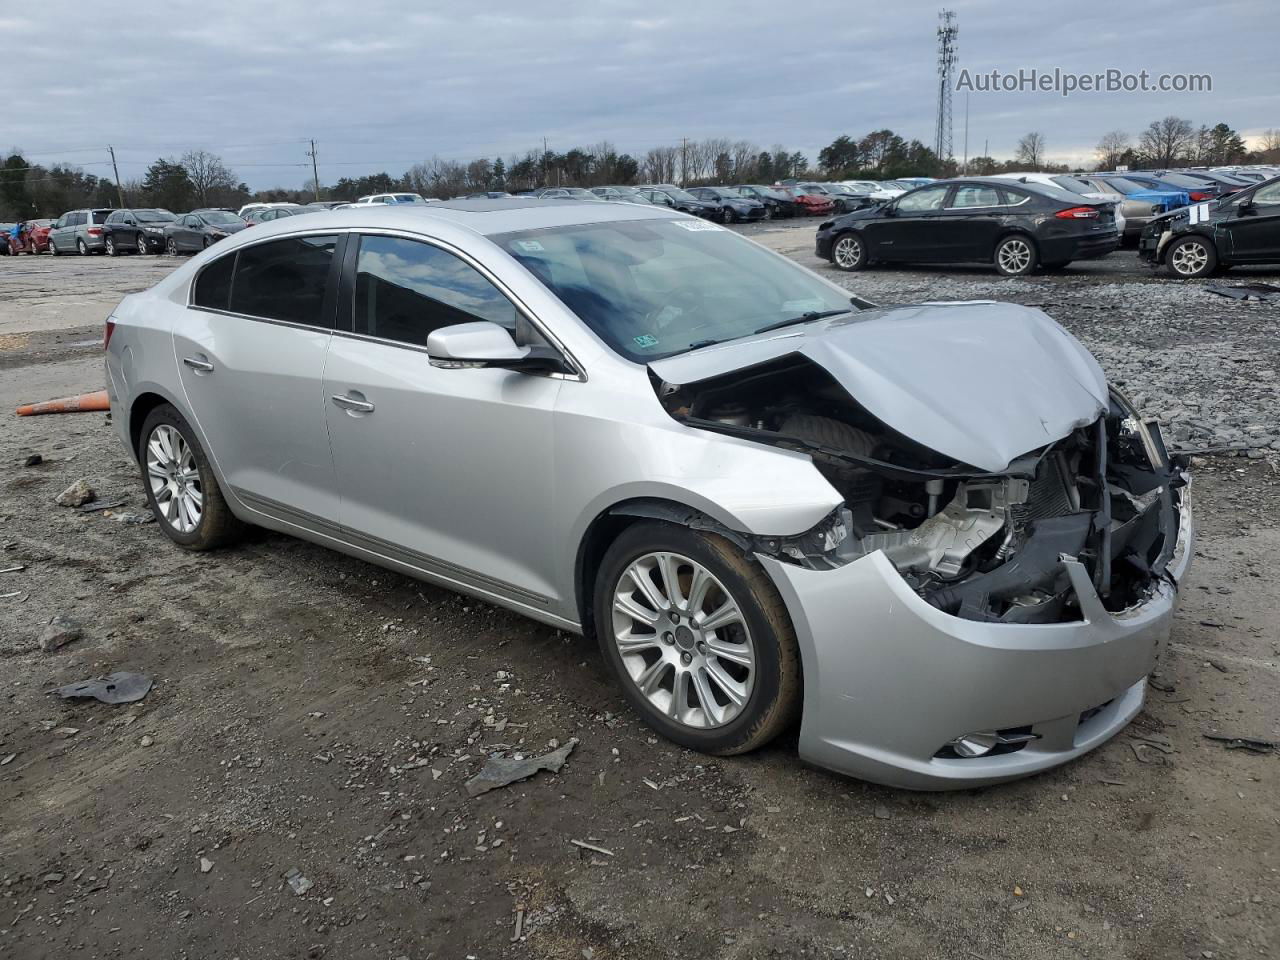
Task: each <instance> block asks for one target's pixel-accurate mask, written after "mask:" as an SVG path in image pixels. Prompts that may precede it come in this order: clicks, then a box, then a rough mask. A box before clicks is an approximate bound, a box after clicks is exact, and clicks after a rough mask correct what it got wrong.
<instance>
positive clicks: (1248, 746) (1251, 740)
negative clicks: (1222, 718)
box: [1204, 733, 1280, 753]
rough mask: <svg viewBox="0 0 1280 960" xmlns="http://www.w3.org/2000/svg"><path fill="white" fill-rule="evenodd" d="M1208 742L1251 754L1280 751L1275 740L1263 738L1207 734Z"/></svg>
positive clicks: (1205, 736) (1205, 735)
mask: <svg viewBox="0 0 1280 960" xmlns="http://www.w3.org/2000/svg"><path fill="white" fill-rule="evenodd" d="M1204 738H1205V739H1206V740H1216V741H1217V742H1219V743H1221V744H1222V745H1223V746H1225V747H1226V748H1227V749H1228V750H1248V751H1249V752H1250V753H1271V752H1272V751H1273V750H1280V744H1278V743H1276V742H1275V741H1274V740H1263V739H1262V738H1261V737H1244V736H1235V735H1233V734H1227V733H1206V734H1204Z"/></svg>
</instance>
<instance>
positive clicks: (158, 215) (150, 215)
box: [133, 210, 176, 223]
mask: <svg viewBox="0 0 1280 960" xmlns="http://www.w3.org/2000/svg"><path fill="white" fill-rule="evenodd" d="M133 216H134V218H135V219H136V220H138V221H140V222H141V223H172V222H173V220H174V219H176V218H175V217H174V215H173V214H172V213H170V212H169V211H168V210H135V211H133Z"/></svg>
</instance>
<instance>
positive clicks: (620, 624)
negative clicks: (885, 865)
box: [106, 198, 1191, 789]
mask: <svg viewBox="0 0 1280 960" xmlns="http://www.w3.org/2000/svg"><path fill="white" fill-rule="evenodd" d="M106 366H107V373H108V384H109V391H110V395H111V405H112V412H113V422H114V423H115V424H116V426H117V429H118V430H119V433H120V438H121V440H122V441H123V443H124V445H125V447H126V448H127V449H128V451H129V453H130V455H131V456H133V457H135V458H136V459H137V461H138V463H139V465H140V469H141V473H142V477H143V483H144V486H145V490H146V494H147V497H148V499H149V501H150V504H151V507H152V509H153V510H154V511H155V513H156V516H157V518H158V519H159V521H160V522H159V524H158V526H159V528H160V529H161V530H162V531H164V533H165V534H167V535H168V537H169V538H170V539H171V540H172V541H174V542H175V543H177V544H178V545H180V546H182V547H186V548H188V549H193V550H203V549H209V548H213V547H218V546H223V545H227V544H231V543H233V542H234V541H235V540H236V539H237V537H238V536H240V534H241V533H242V532H243V530H244V528H245V526H246V525H248V524H255V525H259V526H263V527H268V528H271V529H273V530H278V531H283V532H285V533H288V534H292V535H294V536H297V537H301V538H304V539H307V540H311V541H314V542H316V543H319V544H323V545H325V546H328V547H332V548H333V549H335V550H340V551H342V552H345V553H348V554H351V555H353V556H357V557H361V558H363V559H365V560H368V561H370V562H372V563H376V564H380V565H382V566H385V567H389V568H391V569H394V570H398V571H400V572H402V573H405V574H408V575H410V576H413V577H419V578H422V579H424V580H429V581H432V582H435V583H438V584H442V585H444V586H446V587H449V588H452V589H455V590H459V591H464V592H466V593H469V594H472V595H475V596H478V597H482V598H484V599H486V600H488V601H490V602H493V603H496V604H500V605H503V606H506V607H509V608H511V609H513V610H517V611H519V612H521V613H523V614H526V615H528V616H530V617H533V618H535V619H537V620H540V621H542V622H544V623H548V624H552V625H554V626H556V627H559V628H561V629H565V630H571V631H577V632H582V633H586V634H588V635H590V636H594V637H595V638H597V639H598V641H599V644H600V648H601V652H602V655H603V657H604V659H605V661H606V662H607V664H608V665H609V667H610V669H611V671H612V672H613V674H614V675H615V677H616V678H617V681H618V683H619V686H620V688H621V691H622V693H623V695H624V696H625V697H626V698H627V700H628V701H629V703H630V704H631V706H632V707H633V708H634V709H635V710H636V712H637V713H638V714H639V715H641V716H642V717H644V719H645V720H646V721H647V722H648V723H649V724H651V725H652V726H653V727H654V728H655V729H657V730H659V731H660V732H662V733H663V734H665V735H666V736H667V737H669V738H671V739H672V740H674V741H676V742H678V743H681V744H683V745H685V746H688V747H691V748H694V749H697V750H701V751H705V752H708V753H712V754H720V755H725V754H734V753H740V752H743V751H747V750H751V749H753V748H755V747H758V746H760V745H761V744H763V743H765V742H767V741H769V740H770V739H771V738H773V737H774V736H776V735H777V734H778V733H780V732H781V731H783V730H784V729H786V728H787V727H788V726H790V725H792V724H795V723H797V722H798V723H799V751H800V755H801V756H802V757H804V758H805V759H807V760H809V761H811V762H814V763H817V764H820V765H822V766H825V767H828V768H830V769H833V770H837V771H841V772H843V773H847V774H850V775H854V776H858V777H863V778H866V779H869V780H874V781H878V782H882V783H886V784H892V785H898V786H903V787H910V788H918V789H945V788H951V787H966V786H974V785H979V784H985V783H993V782H997V781H1001V780H1008V779H1012V778H1015V777H1019V776H1023V775H1026V774H1029V773H1032V772H1034V771H1038V770H1043V769H1045V768H1048V767H1051V766H1053V765H1055V764H1059V763H1062V762H1064V761H1067V760H1069V759H1071V758H1073V757H1076V756H1078V755H1079V754H1081V753H1083V752H1085V751H1087V750H1089V749H1091V748H1092V747H1095V746H1097V745H1098V744H1100V743H1102V742H1103V741H1105V740H1107V739H1108V738H1109V737H1112V736H1114V735H1115V734H1116V733H1117V732H1118V731H1120V730H1121V729H1122V728H1123V727H1124V726H1125V724H1126V723H1128V721H1129V720H1130V719H1131V718H1132V717H1133V716H1134V714H1135V713H1137V711H1138V710H1139V709H1140V707H1141V705H1142V702H1143V696H1144V690H1145V685H1146V677H1147V674H1148V672H1149V671H1150V670H1151V668H1152V666H1153V663H1154V662H1155V658H1156V657H1157V655H1158V653H1159V650H1160V648H1161V645H1162V644H1163V643H1164V641H1165V640H1166V638H1167V636H1168V633H1169V626H1170V621H1171V620H1172V617H1173V611H1174V604H1175V599H1176V592H1177V584H1178V581H1179V579H1180V578H1181V577H1182V575H1183V572H1184V570H1185V569H1186V565H1187V561H1188V558H1189V556H1190V552H1191V550H1190V533H1191V524H1190V513H1189V510H1188V499H1187V477H1186V475H1185V473H1184V470H1183V467H1184V465H1183V463H1182V462H1181V461H1180V460H1178V459H1176V458H1171V457H1170V456H1169V455H1168V454H1167V453H1166V452H1165V449H1164V446H1163V444H1162V442H1161V439H1160V434H1159V430H1158V428H1157V426H1156V425H1155V424H1153V423H1146V422H1143V421H1141V420H1140V419H1139V418H1138V417H1137V416H1136V415H1135V413H1134V412H1133V410H1132V409H1131V408H1130V406H1129V405H1128V403H1127V402H1126V401H1125V399H1124V398H1123V397H1122V396H1121V395H1119V394H1118V393H1116V392H1114V391H1111V390H1109V389H1108V386H1107V384H1106V382H1105V380H1104V378H1103V375H1102V372H1101V370H1100V369H1099V367H1098V365H1097V363H1096V362H1095V361H1094V360H1093V358H1092V357H1091V356H1090V355H1089V354H1088V353H1087V352H1086V351H1085V349H1084V348H1083V347H1082V346H1081V345H1080V344H1079V343H1078V342H1077V341H1076V340H1075V339H1073V338H1072V337H1071V336H1070V335H1069V334H1068V333H1066V331H1064V330H1063V329H1062V328H1061V327H1059V326H1058V325H1057V324H1055V323H1054V322H1053V321H1052V320H1050V319H1049V318H1048V317H1047V316H1045V315H1044V314H1043V313H1041V312H1039V311H1037V310H1032V309H1027V308H1023V307H1018V306H1014V305H1009V304H996V303H989V302H986V303H969V304H965V303H960V304H947V305H937V304H923V305H914V306H903V307H897V308H892V309H890V308H881V307H876V306H875V305H873V304H871V303H868V302H866V301H864V300H862V299H860V298H858V297H856V296H850V294H849V292H848V291H847V290H844V289H842V288H841V287H839V286H837V285H835V284H833V283H830V282H828V281H827V280H825V279H823V278H822V277H820V276H818V275H817V274H814V273H812V272H810V271H808V270H806V269H804V268H802V267H800V266H798V265H796V264H795V263H794V262H792V261H790V260H788V259H786V258H784V257H781V256H778V255H776V254H774V253H772V252H770V251H768V250H766V249H764V248H763V247H761V246H759V245H757V244H755V243H753V242H752V241H750V240H748V239H746V238H744V237H741V236H739V235H737V234H735V233H733V232H731V231H728V230H725V229H723V228H721V227H719V226H717V225H715V224H713V223H708V222H706V221H703V220H698V219H695V218H693V217H688V216H684V215H681V214H678V213H675V212H673V211H670V210H667V209H662V208H657V207H646V206H639V205H624V204H604V203H582V202H577V201H572V200H538V199H519V198H516V199H503V200H468V201H457V202H450V203H443V204H433V205H431V206H426V205H412V206H394V207H386V206H367V207H359V208H355V209H348V210H338V211H334V212H332V213H328V214H325V215H324V216H299V217H290V218H286V219H284V220H281V221H278V222H276V223H271V224H264V225H260V226H258V227H255V228H254V229H253V230H248V231H244V232H242V233H240V234H237V235H236V236H234V237H230V238H228V239H226V240H224V241H222V242H221V243H219V244H218V245H217V246H216V247H215V248H213V249H210V250H208V251H205V252H204V253H201V254H199V255H198V256H196V257H195V258H194V259H193V260H192V261H191V262H190V263H187V264H185V265H183V266H182V267H180V268H179V269H178V270H176V271H174V272H173V273H172V274H171V275H170V276H168V277H167V278H166V279H165V280H163V281H162V282H161V283H159V284H157V285H156V286H155V287H154V288H152V289H151V290H148V291H146V292H145V293H140V294H135V295H132V296H129V297H126V298H125V299H124V300H123V301H122V302H121V303H120V305H119V306H118V307H117V308H116V309H115V311H114V312H113V314H112V315H111V317H110V319H109V320H108V323H107V360H106Z"/></svg>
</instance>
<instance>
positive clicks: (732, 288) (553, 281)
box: [492, 219, 852, 363]
mask: <svg viewBox="0 0 1280 960" xmlns="http://www.w3.org/2000/svg"><path fill="white" fill-rule="evenodd" d="M492 239H493V240H494V241H495V242H497V243H498V244H500V245H501V246H502V247H503V249H505V250H506V251H507V252H508V253H510V254H511V255H512V256H513V257H515V258H516V260H518V261H519V262H520V263H521V264H522V265H523V266H524V267H525V268H527V269H528V270H529V272H530V273H532V274H533V275H534V276H535V277H537V278H538V279H539V280H540V281H542V283H543V284H544V285H545V286H546V287H547V288H548V289H549V290H551V292H552V293H554V294H555V295H556V296H557V297H559V298H560V300H561V301H562V302H563V303H564V304H565V306H567V307H568V308H569V309H570V310H572V311H573V312H574V313H575V314H577V316H578V317H579V318H580V319H581V320H582V321H583V323H585V324H586V325H587V326H588V327H590V328H591V330H592V331H594V332H595V333H596V334H597V335H598V336H599V337H600V338H601V339H602V340H604V341H605V343H607V344H608V345H609V346H610V347H612V348H613V349H614V350H616V351H617V352H618V353H620V354H622V355H623V356H624V357H626V358H627V359H629V360H634V361H636V362H637V363H648V362H649V361H651V360H656V359H658V358H660V357H668V356H671V355H673V354H677V353H684V352H685V351H687V350H692V349H695V348H697V347H700V346H707V345H709V344H711V343H719V342H722V341H724V340H734V339H737V338H738V337H744V336H747V335H749V334H752V333H755V332H756V331H757V330H759V329H760V328H761V327H764V326H768V325H770V324H776V323H779V322H781V321H785V320H790V319H792V318H794V317H798V316H801V315H802V314H806V313H822V312H826V311H830V310H838V311H845V310H850V309H852V303H851V301H850V299H849V294H848V293H841V291H839V290H837V289H833V288H832V287H831V286H829V285H828V284H827V283H825V282H824V281H822V280H820V279H819V278H818V277H816V276H813V275H812V274H810V273H809V272H808V271H807V270H805V269H804V268H802V267H800V266H798V265H794V264H792V263H790V262H788V261H786V260H783V259H781V258H779V257H777V256H775V255H774V254H771V253H769V252H768V251H767V250H763V249H761V248H760V247H758V246H756V245H755V244H754V243H752V242H751V241H750V240H746V239H744V238H742V237H740V236H738V235H737V234H735V233H733V232H732V231H729V230H724V229H722V228H720V227H717V226H716V225H715V224H713V223H707V222H705V221H702V220H683V219H682V220H638V221H623V222H618V223H599V224H586V225H577V226H569V227H552V228H549V229H544V230H531V231H522V232H519V233H508V234H503V235H499V236H495V237H493V238H492Z"/></svg>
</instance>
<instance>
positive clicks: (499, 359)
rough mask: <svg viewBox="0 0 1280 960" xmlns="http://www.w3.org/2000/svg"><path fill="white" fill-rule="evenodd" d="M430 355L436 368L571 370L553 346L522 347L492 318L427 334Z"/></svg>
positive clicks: (555, 371) (553, 371)
mask: <svg viewBox="0 0 1280 960" xmlns="http://www.w3.org/2000/svg"><path fill="white" fill-rule="evenodd" d="M427 357H428V358H429V359H430V362H431V365H432V366H433V367H444V368H446V369H451V370H457V369H463V368H467V367H498V368H500V369H504V370H524V371H528V372H534V371H539V372H549V373H567V372H569V371H568V369H567V368H566V366H565V363H564V361H563V360H562V359H561V358H560V355H559V354H558V353H557V352H556V351H555V350H552V349H551V348H550V347H521V346H518V345H517V344H516V342H515V340H514V339H512V337H511V333H510V331H508V330H507V328H506V327H503V326H500V325H498V324H496V323H493V322H492V321H490V320H476V321H474V322H472V323H456V324H453V325H452V326H448V327H441V328H440V329H439V330H433V331H431V333H429V334H428V335H427Z"/></svg>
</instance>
